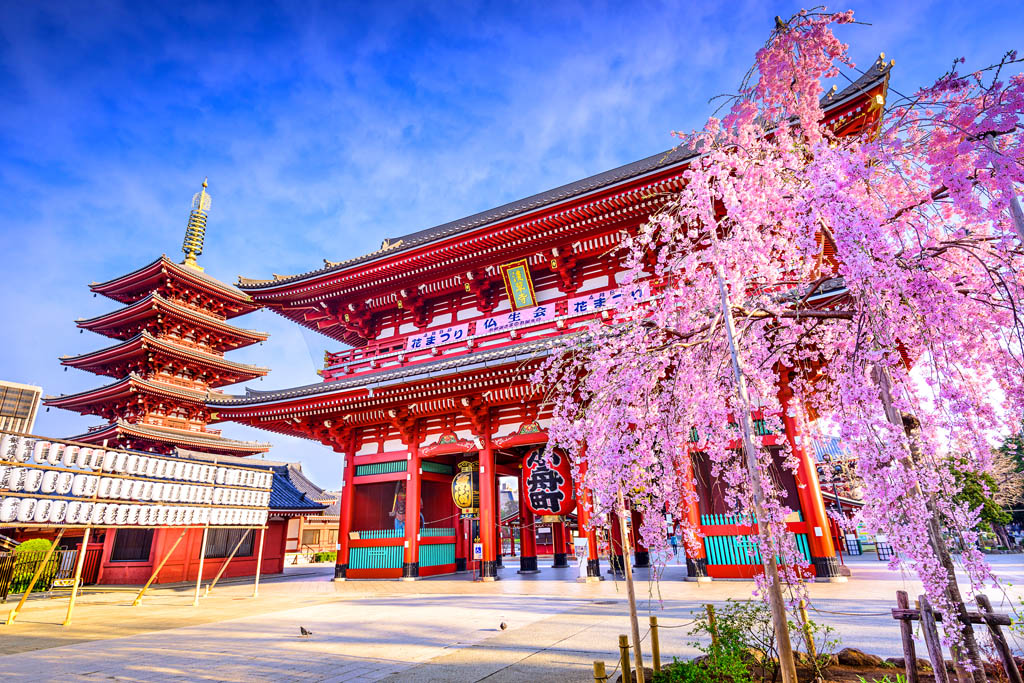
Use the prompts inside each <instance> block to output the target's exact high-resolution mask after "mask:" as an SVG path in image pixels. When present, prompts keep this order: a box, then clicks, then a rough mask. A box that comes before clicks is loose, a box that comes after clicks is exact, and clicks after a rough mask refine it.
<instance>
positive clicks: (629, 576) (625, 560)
mask: <svg viewBox="0 0 1024 683" xmlns="http://www.w3.org/2000/svg"><path fill="white" fill-rule="evenodd" d="M618 498H619V501H618V502H619V535H620V536H621V537H622V564H623V565H625V569H626V593H627V594H628V595H629V621H630V625H631V626H632V627H633V658H634V659H635V660H636V680H637V683H644V656H643V653H641V652H640V622H639V620H638V619H637V616H636V591H635V590H634V588H633V563H632V562H631V561H630V559H631V555H630V553H631V552H632V548H630V546H629V534H628V532H627V529H626V514H627V513H626V503H625V501H624V500H623V499H622V486H621V485H620V486H619V490H618ZM622 680H626V679H622Z"/></svg>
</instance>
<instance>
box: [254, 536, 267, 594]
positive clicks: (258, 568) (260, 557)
mask: <svg viewBox="0 0 1024 683" xmlns="http://www.w3.org/2000/svg"><path fill="white" fill-rule="evenodd" d="M266 533H267V527H261V528H260V547H259V550H257V551H256V580H255V581H254V582H253V584H252V597H254V598H258V597H259V596H260V572H261V571H262V570H263V537H264V535H266Z"/></svg>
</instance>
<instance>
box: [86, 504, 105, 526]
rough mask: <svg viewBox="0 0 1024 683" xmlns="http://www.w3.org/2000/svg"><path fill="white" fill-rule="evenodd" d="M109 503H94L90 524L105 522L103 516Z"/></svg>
mask: <svg viewBox="0 0 1024 683" xmlns="http://www.w3.org/2000/svg"><path fill="white" fill-rule="evenodd" d="M107 505H109V503H94V504H93V506H92V511H91V512H90V514H89V523H90V524H94V525H95V524H102V523H103V518H104V517H105V516H106V514H107Z"/></svg>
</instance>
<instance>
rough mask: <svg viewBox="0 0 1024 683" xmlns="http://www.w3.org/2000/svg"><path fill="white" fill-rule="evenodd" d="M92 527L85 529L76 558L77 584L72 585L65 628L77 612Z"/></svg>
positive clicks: (65, 617)
mask: <svg viewBox="0 0 1024 683" xmlns="http://www.w3.org/2000/svg"><path fill="white" fill-rule="evenodd" d="M91 531H92V528H91V527H86V528H85V533H84V534H83V535H82V547H81V548H79V549H78V557H77V558H75V582H74V583H73V584H71V599H70V600H68V613H67V614H66V615H65V616H64V624H63V625H64V626H69V625H70V624H71V615H72V614H73V613H74V611H75V598H77V597H78V586H79V584H80V583H81V581H82V567H83V566H84V565H85V551H86V550H88V549H89V532H91Z"/></svg>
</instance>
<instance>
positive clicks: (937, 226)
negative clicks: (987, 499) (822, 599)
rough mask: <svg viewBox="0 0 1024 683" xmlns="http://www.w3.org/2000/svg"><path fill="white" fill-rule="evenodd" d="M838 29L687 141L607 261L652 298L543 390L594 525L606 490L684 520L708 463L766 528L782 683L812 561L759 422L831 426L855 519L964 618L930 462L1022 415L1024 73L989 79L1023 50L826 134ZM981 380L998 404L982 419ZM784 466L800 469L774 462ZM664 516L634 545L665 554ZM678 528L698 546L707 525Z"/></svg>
mask: <svg viewBox="0 0 1024 683" xmlns="http://www.w3.org/2000/svg"><path fill="white" fill-rule="evenodd" d="M852 20H853V15H852V13H850V12H846V13H839V14H829V13H824V12H816V11H810V12H808V11H802V12H800V13H798V14H797V15H795V16H794V17H792V18H791V19H790V20H789V21H788V22H783V21H782V20H781V19H779V20H777V27H776V29H775V31H773V33H772V35H771V37H770V38H769V40H768V42H767V43H766V45H765V46H764V48H762V49H761V50H760V51H759V52H758V53H757V56H756V60H755V66H754V67H753V68H752V69H751V71H750V73H749V74H748V77H747V78H746V79H745V80H744V82H743V83H742V84H741V87H740V90H739V93H738V94H737V95H736V96H734V97H732V98H730V99H729V103H730V105H731V106H730V107H729V110H728V113H727V115H726V116H724V118H722V119H718V118H712V119H710V120H709V121H708V124H707V125H706V126H705V128H704V129H703V130H701V131H697V132H694V133H690V134H688V135H682V136H681V137H682V138H683V140H684V142H683V145H685V146H686V147H687V148H688V149H690V150H692V151H693V153H694V157H693V159H692V161H691V162H690V165H689V168H688V170H687V171H686V172H685V174H684V180H685V185H684V187H683V189H682V190H680V191H679V192H678V193H677V194H676V195H675V196H673V197H672V198H671V199H670V200H669V201H668V202H667V204H666V206H665V208H664V209H663V210H661V211H660V212H659V213H658V214H656V215H655V216H652V217H651V218H650V220H649V221H648V222H647V223H646V224H645V225H643V226H641V228H640V229H639V231H638V232H637V233H636V234H632V235H629V236H628V237H626V238H625V239H624V241H623V243H622V245H621V247H622V252H623V258H624V259H625V263H626V265H627V270H626V273H625V277H624V282H625V283H626V284H631V283H633V282H636V281H638V280H641V279H646V278H653V280H654V281H655V282H656V283H657V284H658V285H659V286H660V293H659V294H660V295H659V296H658V297H657V298H655V299H654V300H653V301H651V302H649V303H647V304H645V305H639V306H635V307H633V308H631V309H629V310H626V311H624V312H622V313H621V315H620V316H619V318H618V319H617V320H615V321H614V323H613V324H605V323H601V322H595V323H594V324H592V325H591V326H590V328H589V330H588V331H587V334H586V336H585V338H584V339H583V340H582V343H580V340H572V341H571V342H567V347H566V348H565V350H564V351H563V352H561V353H557V354H555V355H553V356H552V357H551V358H550V359H549V360H548V362H547V363H546V365H545V366H544V368H543V369H542V371H541V378H542V379H544V380H545V381H546V384H547V386H550V387H553V389H552V396H551V400H552V403H553V408H554V413H553V414H554V417H553V421H552V425H551V428H550V435H551V442H552V445H556V446H560V447H562V448H565V449H566V450H567V451H568V452H569V453H570V454H571V456H572V458H573V461H574V466H575V467H576V471H575V473H576V474H579V473H580V468H579V466H580V465H581V464H582V463H584V462H585V463H586V468H585V475H584V478H583V480H582V481H583V482H584V485H585V486H586V487H587V488H589V489H590V490H591V491H592V493H593V501H594V507H595V513H596V514H597V516H598V518H599V519H600V517H601V516H602V515H604V514H606V513H607V512H608V511H609V510H612V509H616V507H617V506H616V505H615V500H616V498H617V496H619V495H624V496H626V497H627V498H629V499H630V501H631V504H632V506H633V507H634V508H637V509H640V510H642V511H651V512H653V513H660V512H661V511H663V510H669V511H679V510H680V509H681V508H682V507H683V505H684V504H686V503H688V502H691V501H692V500H693V498H694V496H695V495H696V494H695V493H694V492H693V486H692V482H687V481H685V478H684V477H682V476H680V474H681V473H685V472H689V471H691V467H692V463H691V462H690V460H691V457H692V454H693V453H695V452H698V451H699V452H700V453H702V454H703V457H704V458H706V459H707V460H708V461H709V462H710V467H711V473H712V475H713V476H715V477H716V478H717V479H718V481H719V482H720V483H721V484H722V485H723V486H722V490H723V492H724V494H725V502H726V504H727V505H729V506H730V508H731V509H732V510H733V511H734V512H735V513H737V514H740V515H747V516H748V518H749V517H750V516H753V517H756V521H757V523H758V527H759V532H760V533H759V538H758V545H759V548H758V550H759V553H760V556H761V557H762V558H764V561H765V574H764V576H763V577H761V579H760V583H759V591H760V592H761V593H762V594H764V595H767V596H769V598H770V602H771V603H772V607H773V612H774V615H773V616H774V617H775V619H774V621H775V629H776V633H777V636H778V638H779V641H780V642H779V652H780V659H781V660H782V661H781V664H782V666H781V670H782V674H783V679H784V681H787V682H788V681H792V680H793V678H794V672H795V669H794V668H793V666H792V657H791V655H789V654H788V649H789V648H788V643H787V642H785V641H786V640H787V632H786V628H785V624H784V611H783V605H782V592H781V585H780V583H781V582H785V583H786V584H787V585H789V586H796V587H798V586H799V582H800V580H801V576H800V573H799V571H798V570H797V568H798V567H799V565H800V564H802V560H801V558H800V556H799V555H798V553H797V552H796V548H795V546H794V543H793V540H792V538H791V537H790V535H789V534H787V533H785V518H786V516H787V515H788V514H789V512H790V511H789V509H788V508H786V506H785V505H783V504H782V496H781V492H780V491H779V489H778V487H777V486H776V484H775V482H774V481H773V478H772V476H771V474H770V473H771V471H772V468H773V465H774V457H775V456H773V455H772V454H771V453H769V452H768V451H767V450H766V449H762V448H758V447H757V444H756V443H754V441H753V434H752V432H753V429H752V425H751V415H752V412H753V411H757V412H759V413H760V414H761V415H763V416H764V420H765V427H766V428H767V429H769V430H771V431H776V432H778V431H781V419H780V414H781V413H782V411H783V410H786V411H788V412H789V413H790V415H792V416H794V417H795V418H796V419H797V420H798V421H799V422H801V423H803V424H804V425H805V426H807V425H808V424H809V423H810V416H815V417H819V418H823V419H830V420H832V421H833V422H834V423H836V424H839V425H841V426H842V436H843V439H844V441H845V443H846V445H847V447H848V448H849V450H850V452H851V455H852V458H853V462H854V463H855V466H856V476H857V478H858V481H859V482H860V484H861V486H862V488H863V491H864V494H865V505H864V508H863V510H862V512H861V514H860V521H861V522H863V523H864V524H865V526H866V527H867V528H868V529H870V530H873V531H876V532H878V533H885V534H887V535H888V536H889V538H890V539H891V542H892V544H893V546H894V548H895V549H896V550H897V551H898V553H899V555H898V557H897V559H895V560H894V562H904V563H906V564H907V565H908V566H909V567H910V568H912V569H914V570H915V571H916V572H917V573H918V576H919V577H920V578H921V579H922V581H923V583H924V585H925V589H926V590H927V592H928V594H929V597H930V598H932V600H933V602H935V603H936V604H937V605H938V606H939V607H940V608H941V609H943V610H946V611H947V613H950V614H954V613H956V614H959V615H960V616H961V617H965V616H966V614H965V613H966V609H965V607H964V604H963V599H962V597H961V595H960V593H959V588H958V587H957V584H956V577H955V572H954V568H953V564H952V560H951V559H950V556H949V552H948V550H947V549H946V547H945V542H944V541H943V537H942V533H941V529H940V527H939V522H940V520H945V521H946V522H947V523H948V524H949V525H950V526H951V527H952V528H953V529H955V531H956V532H957V533H959V534H961V535H962V536H963V537H964V538H965V539H967V540H968V541H970V540H971V539H972V538H973V537H974V534H976V532H974V531H973V529H974V527H975V526H976V524H977V510H976V509H972V508H971V507H970V506H969V505H966V504H962V503H957V502H956V496H955V495H950V494H951V493H953V492H956V491H957V490H958V489H957V482H956V481H955V480H954V478H953V477H952V476H951V475H950V473H949V471H948V470H947V469H945V468H943V466H942V463H943V462H944V454H945V453H948V452H957V453H959V454H961V457H962V458H963V459H964V465H963V466H964V470H965V471H969V472H975V473H984V472H987V471H988V470H989V469H990V468H991V449H990V448H989V446H988V439H990V438H991V437H992V435H993V434H994V433H996V432H998V431H1001V430H1002V431H1004V433H1005V431H1006V430H1007V427H1008V420H1009V421H1012V422H1014V423H1016V421H1017V420H1019V418H1020V416H1021V414H1022V407H1024V324H1022V323H1024V320H1022V316H1021V311H1022V310H1024V278H1022V276H1021V273H1022V272H1024V253H1022V249H1021V240H1022V237H1024V214H1022V212H1021V210H1020V206H1019V202H1018V201H1017V199H1016V196H1015V193H1014V189H1015V188H1014V184H1015V183H1020V182H1022V181H1024V171H1022V166H1021V159H1022V151H1021V150H1022V135H1021V121H1022V117H1024V78H1022V77H1021V76H1020V75H1015V76H1013V77H1011V78H1009V79H1007V80H1005V81H1004V80H1003V72H1004V70H1006V69H1007V67H1008V66H1010V65H1016V64H1017V63H1018V61H1017V58H1016V54H1014V53H1009V54H1007V55H1006V56H1005V57H1004V58H1003V60H1002V61H1001V62H1000V63H999V64H997V65H995V66H993V67H990V68H987V69H983V70H980V71H978V72H975V73H973V74H970V75H967V76H964V75H961V74H960V73H959V72H958V71H957V70H956V69H953V70H951V71H950V72H948V73H946V74H945V75H943V76H942V77H940V78H939V79H938V80H937V81H936V82H935V83H934V84H933V85H931V86H929V87H926V88H923V89H921V90H919V91H918V92H916V93H915V94H914V95H912V96H910V97H905V98H901V97H897V98H894V101H890V102H888V103H886V102H885V94H884V93H883V94H880V95H879V97H878V98H877V99H876V100H875V101H873V102H870V103H869V106H868V107H866V109H865V110H863V111H861V112H859V114H858V115H857V118H856V119H854V121H852V122H847V123H844V124H838V123H835V122H829V121H827V120H826V117H825V113H824V110H823V102H824V104H827V103H828V98H827V97H825V98H823V94H824V93H823V89H822V86H821V81H822V79H826V78H834V77H836V76H838V75H839V73H840V69H841V68H845V67H852V66H853V65H852V64H851V63H850V61H849V59H848V57H847V54H846V46H845V45H843V44H842V43H840V42H839V41H838V40H837V39H836V38H835V36H834V35H833V33H832V30H831V27H832V26H833V25H835V24H843V23H850V22H852ZM957 64H959V60H958V62H957ZM870 68H872V69H877V70H878V73H880V74H884V73H885V72H886V69H887V65H886V64H885V63H884V62H883V61H881V60H879V62H877V63H876V64H874V65H872V66H871V67H870ZM886 104H888V106H886ZM840 133H842V134H840ZM569 344H571V346H570V345H569ZM912 369H913V370H914V371H915V373H919V375H920V376H921V377H923V385H922V382H920V381H917V380H916V379H914V378H912V377H911V370H912ZM993 386H998V387H999V388H1000V389H1001V391H1002V395H1003V396H1005V405H1004V406H1003V410H997V409H996V408H995V406H993V405H991V397H992V396H993V392H992V387H993ZM783 394H787V395H788V394H791V395H792V399H791V400H790V401H788V403H787V404H786V405H783V401H782V395H783ZM737 426H738V427H739V429H738V430H737ZM583 444H585V445H586V448H585V449H583V448H582V445H583ZM781 457H782V460H783V464H784V465H785V466H786V467H789V468H790V469H792V470H794V471H795V470H796V468H797V462H796V459H795V457H794V454H793V453H792V452H791V451H790V449H789V447H788V445H785V444H784V445H783V446H782V447H781ZM656 517H657V514H651V515H647V516H646V521H645V524H644V527H643V528H642V529H641V533H642V534H643V537H644V541H645V543H646V544H647V545H648V546H649V547H651V548H656V549H660V548H663V547H664V545H665V538H664V534H662V533H661V528H660V525H659V524H658V522H657V521H656ZM682 524H683V526H684V527H685V526H686V523H685V520H684V521H683V522H682ZM685 531H686V533H685V534H684V535H685V536H686V537H687V539H688V543H690V544H691V545H692V544H693V543H695V542H699V533H700V530H699V529H693V528H687V529H685ZM922 541H925V542H922ZM968 545H970V547H968V548H966V549H965V551H964V554H963V560H964V564H965V566H966V568H967V575H968V577H969V579H970V581H971V583H972V585H973V586H975V587H980V585H981V584H982V583H983V582H985V581H986V580H990V579H992V578H993V577H992V575H991V573H990V571H989V569H988V567H987V565H986V564H985V561H984V558H983V557H982V556H981V554H980V553H978V552H977V550H976V549H974V548H973V545H972V544H968ZM776 556H779V557H781V558H782V566H781V567H775V566H774V565H775V560H774V558H775V557H776ZM776 572H778V573H779V574H780V575H781V576H776ZM780 621H781V623H780ZM957 622H958V620H954V619H951V620H948V621H947V622H945V623H946V626H947V637H948V639H949V640H950V642H951V643H953V642H957V643H960V644H962V645H963V646H964V647H965V650H966V653H967V656H968V657H969V658H970V659H971V660H973V661H974V662H975V664H976V670H975V674H974V675H975V677H976V680H978V681H979V682H980V681H983V680H984V673H983V672H982V670H981V667H980V658H979V657H978V653H977V646H976V644H975V642H974V637H973V633H972V631H971V628H970V626H969V625H967V623H966V620H965V619H961V620H959V623H957Z"/></svg>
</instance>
